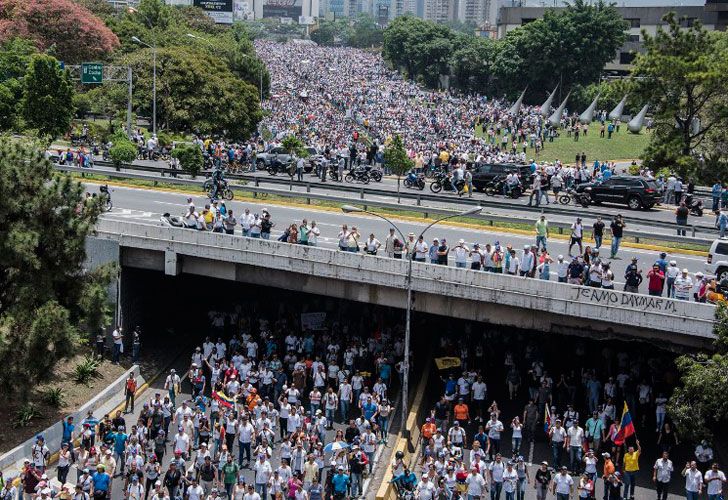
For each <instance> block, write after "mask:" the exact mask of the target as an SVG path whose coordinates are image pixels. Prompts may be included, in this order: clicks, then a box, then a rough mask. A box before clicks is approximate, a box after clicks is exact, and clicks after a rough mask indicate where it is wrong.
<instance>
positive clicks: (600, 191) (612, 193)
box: [576, 175, 660, 210]
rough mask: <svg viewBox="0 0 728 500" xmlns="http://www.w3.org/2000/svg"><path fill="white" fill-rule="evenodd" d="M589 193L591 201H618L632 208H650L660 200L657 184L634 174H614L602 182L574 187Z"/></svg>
mask: <svg viewBox="0 0 728 500" xmlns="http://www.w3.org/2000/svg"><path fill="white" fill-rule="evenodd" d="M576 191H577V192H578V193H583V192H586V193H589V196H590V198H591V201H592V202H593V203H596V204H599V203H619V204H621V205H627V206H628V207H629V208H631V209H632V210H639V209H640V208H645V209H647V208H652V207H654V206H655V204H656V203H658V202H659V200H660V195H659V193H658V189H657V184H656V183H655V181H648V180H645V179H643V178H642V177H639V176H635V175H616V176H613V177H610V178H609V179H607V180H606V181H602V182H587V183H584V184H579V185H578V186H577V187H576Z"/></svg>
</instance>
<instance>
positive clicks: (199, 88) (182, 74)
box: [121, 47, 262, 140]
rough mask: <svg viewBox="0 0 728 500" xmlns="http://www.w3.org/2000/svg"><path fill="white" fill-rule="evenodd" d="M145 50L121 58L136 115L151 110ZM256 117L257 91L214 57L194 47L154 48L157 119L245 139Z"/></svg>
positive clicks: (171, 125)
mask: <svg viewBox="0 0 728 500" xmlns="http://www.w3.org/2000/svg"><path fill="white" fill-rule="evenodd" d="M150 51H151V49H144V50H138V51H136V52H134V53H132V54H129V55H128V56H126V57H125V58H123V59H122V61H121V62H122V63H123V64H130V65H131V66H132V68H133V71H134V74H135V75H138V76H137V79H136V81H135V92H134V99H135V101H134V105H135V108H136V109H137V110H138V113H139V114H142V115H145V116H150V115H151V112H152V109H151V108H152V106H151V104H152V67H151V64H152V58H151V55H150ZM261 119H262V113H261V110H260V101H259V99H258V89H257V88H256V87H253V86H252V85H250V84H248V83H246V82H244V81H243V80H241V79H240V78H238V77H236V76H235V75H234V74H233V73H232V72H231V71H230V70H229V69H228V67H227V66H226V64H225V61H223V60H221V59H220V57H214V56H212V55H211V54H209V53H208V52H206V51H204V50H201V49H199V48H196V47H194V48H193V47H169V48H167V47H165V48H160V49H158V51H157V120H158V123H159V124H160V125H161V128H168V129H170V130H174V131H178V132H194V133H201V134H204V135H218V136H224V137H227V138H229V139H233V140H244V139H247V138H248V137H249V136H250V134H251V133H252V132H253V131H255V129H256V127H257V125H258V122H259V121H260V120H261Z"/></svg>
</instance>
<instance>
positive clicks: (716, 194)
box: [710, 181, 723, 212]
mask: <svg viewBox="0 0 728 500" xmlns="http://www.w3.org/2000/svg"><path fill="white" fill-rule="evenodd" d="M722 192H723V186H722V185H721V183H720V182H718V181H715V184H713V187H712V188H710V196H711V197H712V198H713V208H712V210H713V212H715V211H716V210H718V208H719V207H720V194H721V193H722Z"/></svg>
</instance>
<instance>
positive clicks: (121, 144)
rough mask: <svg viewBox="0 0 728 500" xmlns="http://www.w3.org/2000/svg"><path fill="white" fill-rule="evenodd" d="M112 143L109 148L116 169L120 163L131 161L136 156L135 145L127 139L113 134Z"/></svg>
mask: <svg viewBox="0 0 728 500" xmlns="http://www.w3.org/2000/svg"><path fill="white" fill-rule="evenodd" d="M113 143H114V145H113V146H111V148H110V149H109V157H110V158H111V161H112V163H113V164H114V167H116V170H119V168H120V167H121V165H122V163H131V162H133V161H134V160H135V159H136V157H137V147H136V146H135V145H134V143H133V142H131V141H130V140H129V139H126V138H121V137H119V136H118V135H117V136H114V139H113Z"/></svg>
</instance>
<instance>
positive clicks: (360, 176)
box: [344, 167, 370, 184]
mask: <svg viewBox="0 0 728 500" xmlns="http://www.w3.org/2000/svg"><path fill="white" fill-rule="evenodd" d="M344 180H345V181H346V182H361V183H362V184H369V180H370V177H369V173H368V172H367V171H366V169H364V168H361V167H357V168H353V169H351V170H349V173H347V174H346V175H345V176H344Z"/></svg>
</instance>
